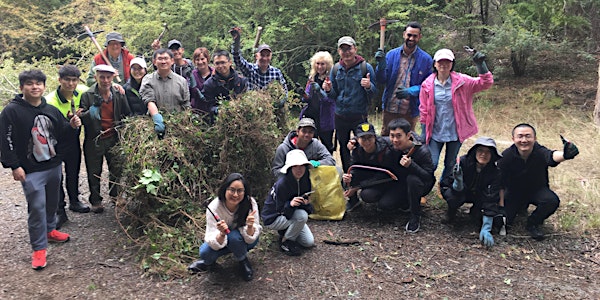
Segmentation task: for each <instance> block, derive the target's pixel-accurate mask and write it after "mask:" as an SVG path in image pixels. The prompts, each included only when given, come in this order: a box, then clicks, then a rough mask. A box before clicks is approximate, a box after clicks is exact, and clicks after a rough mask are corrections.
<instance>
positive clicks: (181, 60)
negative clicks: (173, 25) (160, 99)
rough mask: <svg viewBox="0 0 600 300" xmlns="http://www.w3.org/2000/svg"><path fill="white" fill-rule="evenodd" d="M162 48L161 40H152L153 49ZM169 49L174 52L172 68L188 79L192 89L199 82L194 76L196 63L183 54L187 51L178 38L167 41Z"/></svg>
mask: <svg viewBox="0 0 600 300" xmlns="http://www.w3.org/2000/svg"><path fill="white" fill-rule="evenodd" d="M160 48H161V45H160V41H159V40H154V42H152V49H154V50H155V51H156V50H158V49H160ZM167 49H169V50H171V52H172V53H173V65H171V70H172V71H173V72H175V74H177V75H180V76H182V77H183V78H185V80H187V82H188V86H189V87H190V89H193V88H195V87H196V85H197V83H196V80H195V79H194V76H192V71H194V65H193V64H192V61H191V60H189V59H187V58H185V57H184V56H183V53H184V52H185V49H184V48H183V44H181V42H180V41H178V40H170V41H169V42H168V43H167ZM155 66H156V65H155Z"/></svg>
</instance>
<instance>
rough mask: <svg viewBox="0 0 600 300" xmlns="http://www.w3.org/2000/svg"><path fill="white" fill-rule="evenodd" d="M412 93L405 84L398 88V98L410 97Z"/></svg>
mask: <svg viewBox="0 0 600 300" xmlns="http://www.w3.org/2000/svg"><path fill="white" fill-rule="evenodd" d="M409 96H410V95H409V94H408V89H407V88H405V87H403V86H399V87H398V88H397V89H396V98H398V99H408V97H409Z"/></svg>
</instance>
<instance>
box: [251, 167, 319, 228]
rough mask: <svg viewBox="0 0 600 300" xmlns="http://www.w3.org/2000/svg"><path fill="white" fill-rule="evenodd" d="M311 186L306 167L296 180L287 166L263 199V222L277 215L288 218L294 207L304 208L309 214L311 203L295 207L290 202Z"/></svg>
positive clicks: (311, 209) (266, 223)
mask: <svg viewBox="0 0 600 300" xmlns="http://www.w3.org/2000/svg"><path fill="white" fill-rule="evenodd" d="M311 188H312V187H311V184H310V178H309V172H308V169H307V170H306V172H305V173H304V176H302V178H300V180H296V178H294V175H293V174H292V168H289V169H288V172H287V173H286V174H285V176H283V177H281V178H279V179H278V180H277V182H275V184H274V185H273V188H271V191H270V192H269V195H268V196H267V199H266V200H265V204H264V206H263V210H262V213H261V217H262V219H263V222H264V224H265V225H269V224H271V223H273V222H274V221H275V219H277V217H279V216H285V217H286V218H287V219H288V220H289V219H290V218H291V217H292V215H293V214H294V211H295V210H296V209H304V210H306V212H308V213H309V214H310V213H312V211H313V206H312V204H303V205H300V206H296V207H292V206H291V204H290V202H291V201H292V199H294V197H301V196H302V195H303V194H304V193H306V192H310V191H311Z"/></svg>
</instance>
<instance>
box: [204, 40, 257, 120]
mask: <svg viewBox="0 0 600 300" xmlns="http://www.w3.org/2000/svg"><path fill="white" fill-rule="evenodd" d="M213 64H214V66H215V73H214V75H212V76H211V77H210V78H208V80H206V82H205V83H204V87H203V88H202V94H203V95H204V97H205V98H206V101H207V102H208V104H209V105H208V106H209V107H212V108H211V109H210V111H207V112H205V113H209V114H211V120H212V118H214V116H216V115H217V112H218V109H217V108H218V106H219V103H218V101H229V100H231V96H234V97H235V96H237V95H239V94H241V93H244V92H245V91H246V89H247V88H248V79H246V77H243V76H240V75H239V74H238V73H237V72H236V71H235V70H234V69H233V68H232V67H231V64H232V63H231V57H230V56H229V52H227V51H225V50H217V51H216V52H215V53H214V54H213ZM211 123H212V122H211Z"/></svg>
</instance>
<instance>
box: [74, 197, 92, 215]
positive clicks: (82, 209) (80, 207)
mask: <svg viewBox="0 0 600 300" xmlns="http://www.w3.org/2000/svg"><path fill="white" fill-rule="evenodd" d="M69 210H71V211H74V212H78V213H82V214H85V213H89V212H90V207H89V206H87V205H85V204H83V203H82V202H81V201H79V200H77V201H73V202H71V203H69Z"/></svg>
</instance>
